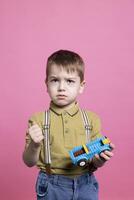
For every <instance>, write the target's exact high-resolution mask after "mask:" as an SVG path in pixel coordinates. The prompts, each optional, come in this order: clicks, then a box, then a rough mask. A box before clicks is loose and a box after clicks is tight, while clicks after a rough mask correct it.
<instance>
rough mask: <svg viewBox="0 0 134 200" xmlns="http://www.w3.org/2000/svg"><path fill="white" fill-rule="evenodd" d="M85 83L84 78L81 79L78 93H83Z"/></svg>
mask: <svg viewBox="0 0 134 200" xmlns="http://www.w3.org/2000/svg"><path fill="white" fill-rule="evenodd" d="M85 84H86V82H85V80H84V81H82V82H81V83H80V90H79V93H80V94H82V93H83V91H84V88H85Z"/></svg>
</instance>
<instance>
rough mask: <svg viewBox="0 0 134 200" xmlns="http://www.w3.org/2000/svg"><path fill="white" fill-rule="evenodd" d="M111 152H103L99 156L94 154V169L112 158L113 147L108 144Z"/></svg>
mask: <svg viewBox="0 0 134 200" xmlns="http://www.w3.org/2000/svg"><path fill="white" fill-rule="evenodd" d="M110 147H111V151H104V152H102V153H101V154H100V155H98V154H96V155H95V156H94V158H93V159H92V162H93V165H94V167H96V168H98V167H102V166H103V165H104V164H105V162H106V161H109V160H110V159H111V158H112V157H113V155H114V154H113V152H112V150H113V149H114V148H115V145H114V144H112V143H110Z"/></svg>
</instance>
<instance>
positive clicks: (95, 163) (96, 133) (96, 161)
mask: <svg viewBox="0 0 134 200" xmlns="http://www.w3.org/2000/svg"><path fill="white" fill-rule="evenodd" d="M92 125H93V134H92V138H91V139H93V140H94V139H96V138H97V137H101V136H102V134H101V121H100V118H99V117H98V116H97V115H96V114H95V115H94V118H93V121H92ZM110 146H111V151H104V152H102V153H101V154H100V155H98V154H96V155H95V156H94V158H93V159H92V161H91V163H90V165H91V167H93V169H94V171H95V170H96V169H97V168H98V167H102V166H103V165H104V163H105V162H106V161H108V160H110V159H111V158H112V157H113V155H114V154H113V152H112V150H113V149H114V148H115V146H114V144H112V143H111V144H110Z"/></svg>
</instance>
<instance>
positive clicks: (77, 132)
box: [50, 113, 86, 150]
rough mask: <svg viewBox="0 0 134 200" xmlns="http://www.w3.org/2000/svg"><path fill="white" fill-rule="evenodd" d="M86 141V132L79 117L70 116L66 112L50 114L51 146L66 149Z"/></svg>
mask: <svg viewBox="0 0 134 200" xmlns="http://www.w3.org/2000/svg"><path fill="white" fill-rule="evenodd" d="M85 142H86V133H85V128H84V124H83V121H82V120H81V117H80V116H79V115H78V116H74V117H72V116H70V115H68V114H66V113H63V115H60V116H54V115H52V116H51V123H50V145H51V147H52V148H54V149H57V148H60V149H61V148H66V149H68V150H70V149H72V148H73V147H75V146H79V145H82V144H83V143H85Z"/></svg>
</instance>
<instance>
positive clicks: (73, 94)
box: [46, 64, 85, 108]
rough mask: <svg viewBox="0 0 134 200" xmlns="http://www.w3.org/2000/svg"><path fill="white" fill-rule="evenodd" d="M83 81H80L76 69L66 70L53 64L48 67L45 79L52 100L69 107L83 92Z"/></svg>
mask: <svg viewBox="0 0 134 200" xmlns="http://www.w3.org/2000/svg"><path fill="white" fill-rule="evenodd" d="M84 84H85V82H84V81H83V82H80V77H79V76H78V73H77V71H74V72H69V73H68V72H67V71H66V70H64V68H62V67H58V66H57V65H55V64H53V65H52V66H51V67H50V71H49V75H48V79H47V83H46V85H47V91H48V94H49V96H50V98H51V100H52V101H53V103H54V104H56V105H57V106H59V107H62V108H63V107H64V108H65V107H70V106H71V105H72V104H73V103H74V102H75V101H76V98H77V96H78V94H79V93H82V92H83V89H84Z"/></svg>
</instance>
